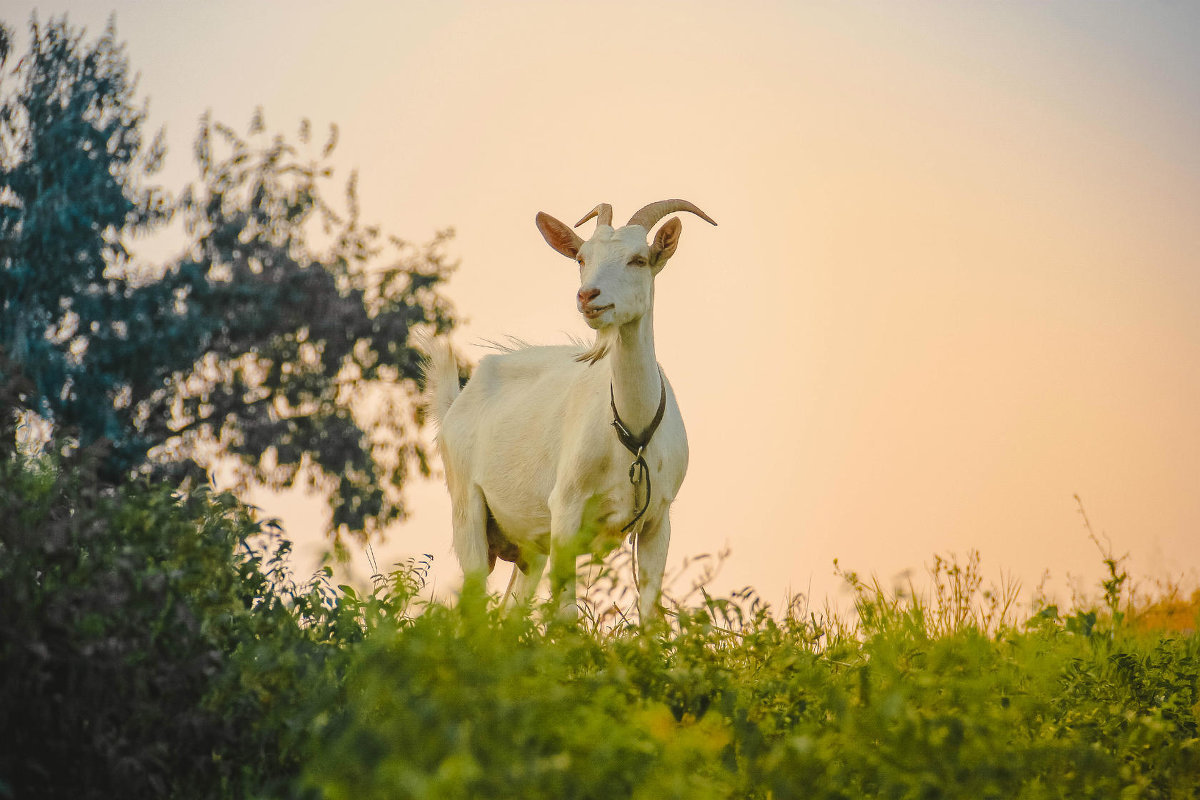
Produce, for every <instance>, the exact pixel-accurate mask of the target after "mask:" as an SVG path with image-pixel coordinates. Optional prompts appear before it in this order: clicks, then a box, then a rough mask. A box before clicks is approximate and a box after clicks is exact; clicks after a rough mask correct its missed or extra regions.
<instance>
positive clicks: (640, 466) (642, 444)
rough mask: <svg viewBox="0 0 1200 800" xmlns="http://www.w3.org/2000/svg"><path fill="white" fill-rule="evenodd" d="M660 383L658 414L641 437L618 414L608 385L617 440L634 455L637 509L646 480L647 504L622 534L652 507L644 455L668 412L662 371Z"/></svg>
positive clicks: (631, 473) (632, 471)
mask: <svg viewBox="0 0 1200 800" xmlns="http://www.w3.org/2000/svg"><path fill="white" fill-rule="evenodd" d="M658 382H659V384H660V385H661V386H662V392H661V394H660V395H659V399H658V412H657V413H656V414H655V415H654V419H652V420H651V421H650V425H649V426H648V427H647V428H646V430H644V431H642V434H641V436H635V435H634V434H633V431H631V430H629V426H628V425H626V424H625V423H624V421H622V419H621V415H620V414H618V413H617V397H616V394H615V393H614V392H613V388H612V384H611V383H610V384H609V385H608V395H609V399H610V401H611V403H612V412H613V422H612V424H613V427H614V428H616V429H617V439H618V440H620V442H621V444H622V445H624V447H625V449H626V450H628V451H629V452H631V453H633V463H632V464H630V465H629V482H630V483H631V484H633V505H634V508H637V486H638V484H639V483H641V482H642V479H643V478H645V480H646V502H644V503H642V507H641V509H640V510H639V511H638V512H637V513H636V514H634V515H633V519H631V520H630V521H629V523H628V524H627V525H626V526H625V527H623V528H621V533H628V532H629V531H631V530H633V526H634V525H636V524H637V521H638V520H639V519H641V518H642V515H643V514H645V513H646V509H648V508H649V507H650V491H651V488H652V485H651V483H650V469H649V467H647V466H646V458H645V456H643V455H642V453H643V451H645V449H646V446H647V445H648V444H650V439H651V437H653V436H654V432H655V431H656V430H658V425H659V423H660V422H662V420H663V415H664V414H665V413H666V412H667V382H666V380H665V379H664V378H663V375H662V370H659V372H658Z"/></svg>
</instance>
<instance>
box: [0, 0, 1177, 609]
mask: <svg viewBox="0 0 1200 800" xmlns="http://www.w3.org/2000/svg"><path fill="white" fill-rule="evenodd" d="M34 10H36V11H37V13H38V14H39V16H40V17H41V18H42V19H43V20H44V19H47V18H49V17H50V16H51V15H56V14H59V13H62V12H64V11H65V12H67V13H68V15H69V18H70V19H71V20H72V21H73V22H74V23H75V24H81V25H86V26H87V28H88V30H89V32H90V33H91V34H93V35H98V34H99V33H100V32H101V31H102V30H103V27H104V24H105V22H106V20H107V19H108V17H109V15H110V14H115V19H116V24H117V32H118V35H119V37H120V38H121V39H122V40H124V41H125V42H126V44H127V53H128V55H129V58H130V60H131V62H132V65H133V67H134V69H135V70H137V71H139V72H140V73H141V82H140V84H139V87H140V91H141V92H142V93H143V95H144V96H146V97H148V98H149V121H150V124H151V126H165V128H166V132H167V141H168V146H169V153H168V160H167V166H166V168H165V170H164V171H163V172H162V173H161V174H160V179H161V181H162V182H163V183H165V184H167V185H168V186H171V185H174V186H182V185H183V184H184V183H185V182H186V181H187V180H188V179H189V178H190V176H191V175H192V174H193V165H192V162H191V142H192V138H193V136H194V135H195V131H196V129H197V126H198V121H199V118H200V116H201V115H202V114H204V113H205V112H208V111H211V113H212V115H213V117H214V118H215V119H217V120H221V121H224V122H226V123H228V124H230V125H232V126H233V127H235V128H239V129H242V130H245V128H246V126H247V125H248V124H249V121H250V118H251V115H252V114H253V111H254V109H255V108H256V107H260V106H261V107H262V109H263V110H264V113H265V116H266V119H267V122H268V125H269V126H270V127H271V128H273V129H276V130H285V131H294V130H295V129H296V127H297V126H298V124H299V121H300V120H301V119H302V118H308V119H311V120H312V121H313V123H314V125H315V126H316V127H317V129H318V130H320V129H321V128H323V127H324V126H327V125H328V124H330V123H336V124H337V125H338V127H339V131H340V140H339V147H338V152H337V155H336V159H335V162H336V163H337V165H338V166H339V169H341V170H342V173H341V174H343V175H345V174H347V173H348V171H349V170H351V169H357V170H358V172H359V190H360V196H361V202H362V208H363V213H364V217H365V218H367V219H373V220H375V221H378V222H379V223H381V224H382V225H383V226H384V227H385V228H386V229H387V230H389V231H390V232H393V233H395V234H397V235H400V236H402V237H404V238H407V239H409V240H413V241H423V240H426V239H429V238H430V237H431V236H432V235H433V233H434V231H436V230H438V229H440V228H442V227H446V226H453V227H454V228H455V229H456V230H457V237H456V239H455V241H454V242H453V244H452V245H451V248H450V252H451V254H452V255H453V256H454V257H455V258H457V259H459V260H460V262H461V264H460V267H459V268H458V270H457V272H456V273H455V274H454V276H453V278H452V280H451V282H450V284H449V286H448V288H447V294H448V295H449V297H450V299H451V300H452V301H453V303H454V305H455V308H456V309H457V311H458V313H459V314H460V315H461V316H462V317H464V318H465V320H466V322H465V324H463V325H462V326H461V327H460V328H459V329H458V330H457V331H456V333H455V334H454V337H453V340H454V343H455V346H456V347H457V348H458V349H459V350H460V352H463V353H465V354H466V355H467V356H468V357H470V358H472V359H477V358H479V357H481V356H482V355H483V354H485V353H486V351H485V350H483V349H481V348H480V347H478V346H477V343H479V342H481V341H483V340H486V339H496V338H500V337H504V336H506V335H514V336H518V337H521V338H524V339H528V340H530V341H532V342H536V343H561V342H563V341H565V340H566V338H567V336H569V335H584V334H586V332H587V331H586V327H585V325H584V323H583V321H582V320H581V319H580V318H579V316H578V313H577V312H576V310H575V303H574V294H575V292H576V290H577V289H578V285H577V283H578V276H577V273H576V270H575V269H573V265H572V264H570V262H568V261H566V260H565V259H562V258H561V256H559V255H558V254H556V253H554V252H553V251H551V250H550V249H549V248H548V247H547V246H546V244H545V243H544V241H543V240H542V238H541V236H540V235H539V234H538V232H537V230H536V228H535V227H534V224H533V219H534V215H535V214H536V213H537V212H538V211H545V212H547V213H549V214H551V215H553V216H556V217H558V218H559V219H562V220H564V221H566V222H568V223H571V222H574V221H575V220H576V219H578V218H579V217H581V216H583V214H584V213H586V212H587V211H588V210H590V209H591V208H592V207H593V206H595V205H596V204H597V203H599V202H608V203H611V204H613V206H614V208H615V216H616V217H618V218H620V219H625V218H628V216H629V215H630V214H632V213H633V211H635V210H636V209H637V208H639V207H641V206H642V205H644V204H646V203H648V202H651V201H654V200H660V199H664V198H668V197H682V198H686V199H688V200H691V201H692V202H694V203H696V204H697V205H698V206H700V207H701V208H702V209H704V210H705V211H706V212H707V213H708V214H710V215H711V216H712V217H713V218H715V219H716V220H717V221H718V223H719V227H716V228H711V227H710V226H708V225H707V224H705V223H703V222H701V221H699V220H698V219H696V218H693V217H690V216H688V215H684V216H683V219H682V221H683V235H682V240H681V244H680V246H679V250H678V251H677V253H676V255H675V257H674V258H673V259H672V261H671V263H670V265H669V266H668V267H667V269H666V270H664V272H663V273H662V274H661V275H660V276H659V278H658V283H657V291H656V307H655V330H656V347H657V353H658V357H659V359H660V361H661V363H662V365H663V367H664V369H665V370H666V372H667V374H668V375H669V376H670V379H671V383H672V385H673V387H674V389H675V392H676V395H677V397H678V400H679V404H680V407H681V409H682V412H683V416H684V420H685V424H686V426H687V430H688V439H689V445H690V449H691V463H690V467H689V472H688V477H687V480H686V481H685V483H684V486H683V489H682V490H681V492H680V495H679V497H678V499H677V500H676V502H675V505H674V506H673V508H672V529H673V531H672V532H673V539H672V543H671V555H670V559H669V563H670V564H672V565H678V564H680V563H681V562H682V560H683V559H684V558H685V557H686V556H694V555H697V554H701V553H711V552H717V551H720V550H722V549H726V548H728V550H729V553H730V555H729V557H728V559H727V560H726V563H725V565H724V567H723V571H722V572H721V574H720V575H719V577H718V578H717V579H716V581H715V582H714V584H713V586H712V589H713V590H715V591H718V592H723V591H729V590H733V589H737V588H740V587H742V586H745V585H752V586H754V587H756V588H757V589H758V591H759V592H760V594H761V595H762V596H763V597H764V598H765V599H767V600H769V601H771V602H773V603H780V602H782V601H783V600H784V598H785V597H786V596H787V595H788V594H789V593H794V592H801V593H804V594H806V595H809V596H810V598H811V599H812V601H813V603H814V604H815V605H817V606H820V604H821V602H822V600H823V599H825V598H835V599H836V598H837V597H838V596H839V592H841V589H840V587H841V580H840V579H839V578H838V577H837V576H836V575H835V574H834V568H833V560H834V559H835V558H836V559H838V560H839V563H840V564H841V566H842V567H843V568H846V569H851V570H855V571H856V572H858V573H860V574H864V575H872V574H873V575H876V576H878V577H879V579H880V580H881V582H883V583H884V584H885V585H887V584H889V583H890V582H892V581H894V580H897V579H898V577H900V576H905V575H909V574H911V575H912V576H913V578H914V580H916V581H917V582H918V583H920V582H921V576H922V575H923V573H924V570H925V568H926V566H927V565H929V564H930V563H932V561H933V557H934V555H935V554H943V555H945V554H952V553H953V554H957V555H958V556H959V557H960V558H962V557H965V555H966V554H967V552H968V551H970V550H971V549H977V550H978V551H979V552H980V553H981V556H982V561H983V569H984V574H985V577H986V578H988V579H989V580H996V581H998V580H999V579H1000V577H1001V573H1002V572H1003V573H1004V574H1006V575H1009V576H1012V577H1013V578H1015V579H1017V580H1020V581H1021V582H1022V584H1023V586H1024V587H1025V592H1026V595H1027V596H1029V595H1031V594H1032V593H1033V590H1034V587H1036V586H1037V585H1038V583H1039V581H1040V580H1041V579H1042V577H1043V575H1044V574H1045V573H1046V572H1047V571H1048V572H1049V574H1050V580H1049V582H1048V583H1047V587H1048V589H1049V591H1050V592H1051V594H1055V593H1058V594H1061V595H1063V596H1064V597H1069V595H1070V591H1071V588H1070V587H1072V586H1075V587H1079V586H1084V587H1085V588H1087V589H1088V590H1089V591H1091V592H1093V594H1095V593H1097V590H1096V589H1094V588H1092V587H1093V586H1095V585H1096V581H1097V579H1098V578H1099V576H1100V575H1101V574H1102V572H1103V564H1102V562H1101V557H1100V556H1099V554H1098V552H1097V550H1096V546H1095V545H1094V544H1093V543H1092V542H1090V541H1089V539H1088V535H1087V531H1086V529H1085V528H1084V525H1083V520H1082V517H1081V515H1080V513H1079V505H1078V503H1077V501H1076V499H1075V496H1076V495H1078V496H1079V497H1080V498H1081V499H1082V503H1083V505H1084V507H1085V508H1086V510H1087V514H1088V517H1089V518H1090V520H1091V522H1092V525H1093V526H1094V528H1095V530H1096V533H1097V534H1099V535H1101V537H1102V538H1103V537H1107V538H1108V539H1109V540H1110V541H1111V544H1112V548H1113V550H1114V552H1115V553H1116V554H1117V555H1123V554H1128V557H1129V559H1128V562H1127V566H1128V568H1129V569H1130V571H1131V573H1132V574H1133V575H1134V578H1135V579H1140V580H1142V581H1144V582H1147V583H1149V582H1152V581H1153V580H1155V579H1164V578H1165V579H1183V580H1184V582H1185V583H1195V582H1196V581H1197V579H1198V578H1200V413H1198V411H1200V257H1198V255H1197V254H1198V253H1200V224H1198V223H1197V209H1198V208H1200V147H1197V143H1198V142H1200V48H1196V47H1195V41H1196V40H1197V38H1198V37H1200V6H1196V5H1195V4H1191V3H1185V2H1165V1H1162V2H1149V1H1147V2H1138V3H1133V2H1127V3H1121V2H1111V3H1094V2H1036V3H1035V2H1010V3H1002V4H1001V3H974V2H971V3H968V2H957V3H947V2H906V3H890V2H874V3H868V2H838V3H832V2H830V3H825V2H818V3H805V2H760V1H758V0H750V1H749V2H741V3H727V2H687V3H684V2H661V3H657V2H656V3H642V2H610V3H604V4H583V3H573V2H535V1H533V0H531V1H529V2H513V3H458V2H438V3H433V2H343V3H338V4H328V3H315V2H311V3H303V2H294V3H283V2H260V3H240V2H206V3H189V4H183V3H141V2H133V0H122V1H121V2H109V3H107V4H106V3H104V2H98V1H96V0H89V1H88V2H82V0H77V2H37V3H29V2H24V1H23V0H10V2H7V3H6V4H5V10H4V11H3V12H0V18H2V19H4V21H6V22H7V23H9V25H10V26H11V27H14V28H17V29H18V30H19V32H21V33H23V32H24V28H25V23H26V21H27V20H28V18H29V15H30V13H31V12H33V11H34ZM21 38H23V37H19V40H20V39H21ZM618 221H620V220H618ZM407 494H408V497H409V498H410V501H411V506H412V510H413V513H412V516H411V519H410V520H409V521H407V522H406V523H404V524H402V525H399V526H397V527H395V528H393V529H391V530H390V531H389V532H388V538H387V541H386V542H385V543H381V544H376V545H375V548H374V549H375V554H376V557H377V558H378V561H379V562H380V563H381V564H387V563H389V562H391V561H395V560H402V559H404V558H406V557H408V556H410V555H416V554H421V553H430V554H432V555H433V556H434V570H433V579H434V583H435V585H436V586H437V587H439V588H440V589H442V590H445V589H447V587H453V586H454V585H455V584H456V582H457V581H458V570H457V564H456V562H455V560H454V557H453V554H452V552H451V549H450V504H449V499H448V497H447V495H446V492H445V487H444V485H443V484H441V483H440V482H438V481H425V482H414V483H413V484H411V485H410V486H409V487H408V488H407ZM254 499H255V501H256V502H258V503H259V504H260V505H261V506H262V507H263V508H264V511H265V513H267V514H270V515H274V516H278V517H280V518H281V519H282V520H283V522H284V525H285V527H286V529H287V531H288V534H289V535H290V536H291V537H292V538H294V539H296V540H297V543H298V562H299V563H298V564H297V567H298V569H299V570H300V571H301V572H303V571H304V570H305V569H308V568H309V567H307V566H306V565H307V564H309V563H313V564H315V563H316V561H315V559H316V558H317V557H318V554H319V552H320V551H321V550H322V548H323V540H322V538H321V531H320V525H319V524H318V522H319V519H320V515H321V508H322V506H321V501H320V500H319V499H318V498H312V497H306V496H304V495H303V493H301V492H293V493H287V494H284V495H275V496H268V495H262V494H260V495H256V496H255V498H254ZM364 564H365V561H364V559H363V554H362V553H361V552H358V553H356V554H355V561H354V562H353V563H352V565H351V566H350V567H349V569H350V571H351V573H352V574H354V575H357V576H358V577H359V578H361V577H362V576H363V575H365V574H367V573H366V568H365V566H364ZM505 577H506V576H505Z"/></svg>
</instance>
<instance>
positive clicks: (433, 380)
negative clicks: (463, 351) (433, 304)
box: [422, 339, 459, 427]
mask: <svg viewBox="0 0 1200 800" xmlns="http://www.w3.org/2000/svg"><path fill="white" fill-rule="evenodd" d="M423 344H424V345H425V352H427V353H428V354H429V358H428V359H427V360H426V362H425V396H424V397H423V398H422V402H423V403H424V405H425V414H426V416H427V417H428V418H429V419H431V420H433V422H435V423H436V424H437V425H438V427H441V424H442V420H443V419H445V418H446V412H447V411H449V410H450V406H451V405H452V404H453V403H454V399H455V398H456V397H458V392H459V386H458V360H457V359H456V358H455V357H454V351H453V350H451V349H450V342H448V341H446V340H445V339H430V340H428V341H427V342H424V343H423Z"/></svg>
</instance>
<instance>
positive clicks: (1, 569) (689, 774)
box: [0, 456, 1200, 800]
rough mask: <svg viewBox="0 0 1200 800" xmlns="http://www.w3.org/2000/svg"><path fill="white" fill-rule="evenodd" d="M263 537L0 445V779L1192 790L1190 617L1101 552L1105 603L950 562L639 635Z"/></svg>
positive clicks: (650, 788) (211, 510)
mask: <svg viewBox="0 0 1200 800" xmlns="http://www.w3.org/2000/svg"><path fill="white" fill-rule="evenodd" d="M288 551H289V545H288V544H287V542H286V541H285V540H283V539H282V537H280V535H279V532H278V531H274V530H273V529H272V528H271V526H270V525H269V524H267V525H264V524H262V523H260V522H258V521H256V520H255V518H254V516H253V513H252V511H251V510H250V509H247V508H246V507H244V506H242V505H241V504H239V503H238V502H237V501H236V500H235V499H234V498H232V497H231V496H228V495H223V494H215V493H212V492H209V491H204V490H197V491H191V492H178V491H175V492H173V491H170V490H168V489H167V488H164V487H162V486H155V485H151V484H147V483H141V484H136V485H128V486H125V487H122V488H119V489H114V488H109V487H105V486H103V485H102V484H101V483H99V482H98V481H96V480H95V479H94V477H92V475H91V472H90V471H89V470H88V469H87V467H86V465H80V464H59V463H56V462H55V461H54V460H53V459H49V458H40V459H28V458H22V457H18V456H13V457H10V458H8V459H7V460H4V461H3V462H0V604H2V608H3V609H4V612H5V616H4V625H3V626H2V627H0V675H2V678H0V725H3V726H4V730H5V731H6V733H7V734H8V735H7V736H6V742H7V746H6V748H5V750H4V752H3V753H2V754H0V796H18V797H56V796H63V797H66V796H69V797H110V796H119V797H131V798H138V797H185V798H186V797H302V796H306V797H327V798H331V800H336V799H337V798H346V797H356V798H357V797H366V798H370V797H381V798H384V797H386V798H455V797H462V798H466V797H494V798H504V797H520V798H541V797H545V798H592V797H605V798H607V797H634V798H685V797H686V798H724V797H730V798H735V797H736V798H764V799H765V798H785V797H804V798H858V797H886V798H957V797H973V798H974V797H978V798H1009V797H1016V798H1091V797H1095V798H1112V797H1144V798H1188V797H1196V796H1198V794H1200V788H1198V787H1200V784H1197V781H1196V778H1195V776H1196V775H1198V774H1200V730H1198V728H1200V637H1198V636H1197V635H1196V634H1195V633H1194V625H1193V627H1192V629H1191V632H1181V631H1165V632H1164V631H1158V630H1151V629H1148V628H1147V625H1146V620H1147V619H1148V616H1147V615H1146V614H1141V613H1137V609H1136V608H1135V609H1132V612H1133V613H1129V610H1127V611H1121V610H1120V605H1121V604H1120V602H1119V599H1120V598H1119V596H1118V593H1119V592H1120V591H1121V586H1122V585H1123V584H1124V572H1123V571H1122V570H1120V569H1119V563H1118V562H1117V561H1116V560H1114V559H1111V558H1109V559H1108V560H1106V564H1109V567H1110V573H1111V574H1110V579H1109V580H1107V581H1106V582H1105V584H1104V591H1105V595H1104V598H1103V600H1102V602H1101V603H1100V605H1099V607H1090V606H1085V607H1083V608H1078V609H1075V610H1073V611H1071V612H1070V613H1063V614H1060V612H1059V610H1058V609H1057V608H1056V607H1053V606H1048V607H1046V608H1043V609H1041V610H1040V611H1039V612H1038V613H1037V614H1035V615H1034V616H1033V617H1032V618H1031V619H1029V620H1028V621H1027V622H1025V623H1024V624H1017V622H1016V621H1015V618H1014V615H1013V614H1011V613H1010V610H1011V597H1009V596H1008V593H1007V592H999V593H993V594H988V593H987V592H982V591H981V586H980V584H981V582H980V581H979V580H978V559H977V556H975V555H974V554H973V555H972V556H971V558H970V559H969V560H968V562H967V563H966V564H965V565H959V564H957V563H955V562H953V561H945V560H942V559H938V560H937V561H936V562H935V575H934V579H935V580H934V584H933V590H932V592H931V596H930V597H927V598H921V597H917V596H914V595H913V594H911V593H906V594H894V595H890V594H888V593H886V592H884V591H882V590H881V589H880V588H879V587H878V585H867V584H865V583H863V582H861V581H859V580H858V579H857V578H856V577H855V576H854V575H853V574H849V573H847V574H846V577H847V579H848V580H850V582H851V585H852V586H853V587H854V589H855V591H856V593H857V617H856V621H855V622H854V623H851V622H848V621H846V620H844V619H838V618H836V617H834V616H831V615H829V614H826V615H823V616H822V615H817V614H811V613H807V612H805V613H801V612H800V610H799V608H798V607H796V606H793V607H791V608H789V609H787V610H786V611H785V612H784V613H782V614H779V615H776V614H773V613H772V612H771V610H770V609H769V608H767V607H766V606H765V605H764V604H762V603H761V602H760V601H758V600H757V599H756V598H755V596H754V594H753V592H752V591H749V590H746V591H743V592H739V593H736V594H734V595H732V596H730V597H726V598H713V597H710V596H708V595H707V594H705V593H704V592H703V590H702V589H700V590H699V591H698V594H699V597H700V598H701V600H700V605H699V607H695V608H686V607H677V608H676V611H675V612H674V614H673V615H672V616H671V617H670V618H669V624H664V625H661V626H659V627H656V628H651V629H648V630H646V631H637V630H636V629H633V628H631V627H629V626H627V625H625V624H623V623H621V622H618V620H620V619H621V618H622V615H621V614H620V612H619V609H618V611H617V612H614V613H613V614H608V611H605V614H608V616H607V617H605V616H604V615H599V616H594V618H592V620H591V624H590V625H585V626H577V625H565V624H558V623H544V622H539V621H538V620H539V619H540V618H541V616H540V615H539V612H537V610H535V613H534V614H533V615H521V614H516V615H512V614H510V615H503V614H501V613H499V612H498V611H497V610H495V609H494V608H493V607H492V605H491V603H490V600H489V598H487V597H485V596H484V594H483V592H482V590H481V589H480V588H479V587H476V586H470V585H469V586H468V587H467V588H466V589H464V592H463V595H462V597H461V598H460V599H459V601H458V602H457V603H456V604H455V605H454V606H446V605H443V604H439V603H430V602H427V601H422V600H419V599H417V596H418V592H419V590H420V588H421V585H422V579H423V571H424V569H425V568H426V567H427V566H428V560H426V561H418V562H414V563H411V564H408V565H405V566H400V567H398V568H397V569H396V570H394V571H393V572H392V573H391V574H389V575H387V576H376V579H375V581H374V583H373V586H372V587H371V588H370V590H369V591H366V592H363V593H361V594H360V592H358V591H356V590H355V589H353V588H351V587H348V586H342V587H334V586H332V585H331V583H330V577H329V572H328V571H324V572H322V573H319V574H318V575H317V576H316V577H315V578H314V579H312V580H311V581H308V582H307V583H299V584H298V583H297V582H296V581H295V580H294V579H293V578H292V576H291V574H290V572H289V571H288V568H287V556H288ZM1109 561H1111V562H1112V563H1109ZM1117 578H1121V580H1120V581H1118V580H1117ZM599 584H604V581H603V580H601V581H599ZM612 586H613V589H614V591H615V590H616V589H617V587H616V585H615V584H613V585H612ZM1172 596H1175V595H1172ZM617 599H619V598H617ZM613 600H614V598H612V597H609V598H600V599H599V600H598V601H595V602H593V603H592V606H590V607H592V608H595V609H609V608H610V607H614V606H615V605H616V603H614V602H612V601H613ZM1172 602H1174V601H1172ZM1146 607H1147V608H1151V609H1152V608H1155V604H1154V603H1149V604H1147V606H1146ZM604 619H608V620H609V622H610V623H612V624H611V625H609V626H608V627H606V624H604V623H603V620H604ZM1172 619H1174V617H1172ZM1177 622H1178V620H1175V622H1173V623H1172V627H1176V628H1178V627H1181V625H1178V624H1176V623H1177ZM64 765H69V768H64Z"/></svg>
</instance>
